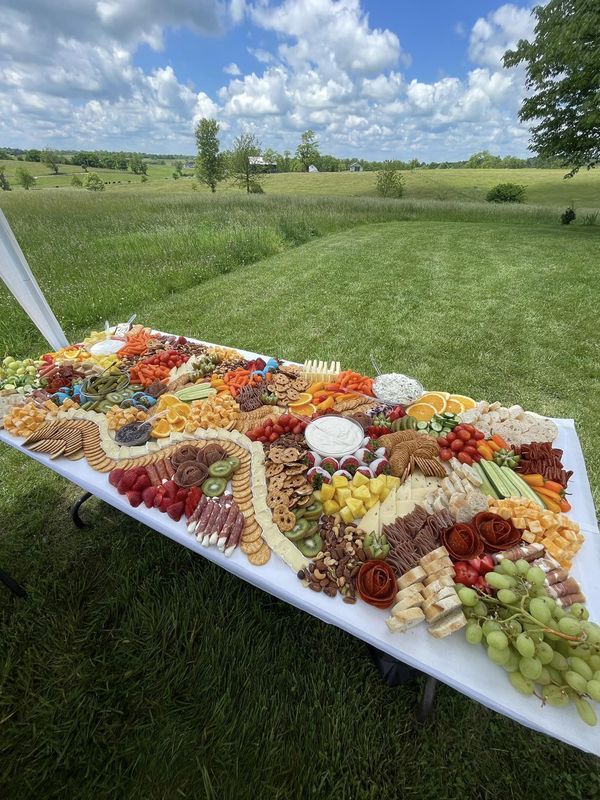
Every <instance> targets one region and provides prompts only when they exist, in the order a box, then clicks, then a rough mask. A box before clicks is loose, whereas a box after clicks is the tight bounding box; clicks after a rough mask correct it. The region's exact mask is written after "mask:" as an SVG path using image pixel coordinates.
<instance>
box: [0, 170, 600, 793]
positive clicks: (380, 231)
mask: <svg viewBox="0 0 600 800" xmlns="http://www.w3.org/2000/svg"><path fill="white" fill-rule="evenodd" d="M353 177H354V176H353ZM61 196H62V195H61ZM51 197H52V193H38V194H36V195H35V204H34V203H33V202H30V201H31V198H30V197H27V196H25V194H24V193H20V194H17V193H14V194H13V196H12V197H7V198H5V197H2V198H1V200H2V206H3V208H4V210H5V211H6V213H7V216H8V217H9V219H10V220H11V222H12V223H14V225H15V230H16V232H17V235H18V237H19V239H20V241H21V243H22V246H23V248H24V250H25V252H26V254H27V256H28V257H30V259H31V264H32V267H33V269H34V271H35V272H36V274H37V276H38V278H39V280H40V283H42V285H44V288H45V289H46V288H47V289H49V296H50V297H51V301H52V303H53V305H54V306H55V308H56V310H57V312H58V315H59V317H61V319H62V320H63V321H64V323H65V325H66V327H67V329H68V332H69V333H70V334H72V335H73V336H77V335H80V334H81V333H83V332H84V330H85V328H86V326H87V327H90V326H95V325H98V324H100V322H101V321H102V320H103V319H104V317H105V316H108V317H109V318H110V319H111V320H113V321H114V320H116V319H117V318H118V317H124V316H125V315H126V314H129V313H130V312H131V311H133V310H135V311H137V312H138V314H139V317H140V319H142V320H143V321H145V322H147V323H148V324H153V325H156V326H157V327H161V328H163V329H166V330H173V331H177V332H181V333H189V334H192V335H193V334H196V335H198V336H201V337H203V338H206V339H209V340H213V341H221V342H223V343H227V344H233V345H238V346H246V347H248V348H249V349H252V350H257V351H259V352H264V353H269V354H281V355H285V356H287V357H289V358H295V359H298V360H303V359H304V358H305V357H318V358H322V359H331V358H334V357H337V358H339V360H340V361H341V362H342V364H343V366H344V367H351V368H355V369H362V370H370V360H369V354H370V352H371V351H372V352H373V353H374V354H375V356H376V358H377V359H378V361H379V362H380V363H381V366H382V367H383V368H397V369H401V370H406V371H407V372H409V373H411V374H415V375H416V376H418V377H419V378H420V379H421V380H422V381H423V382H424V383H425V384H426V385H427V386H429V387H433V388H447V389H449V390H453V391H461V392H466V393H473V394H474V395H477V396H484V397H487V398H489V399H500V400H503V401H507V402H508V401H510V402H520V403H522V404H523V405H525V406H526V407H529V408H532V409H535V410H538V411H541V412H543V413H548V414H551V415H554V416H574V417H575V418H576V420H577V422H578V427H579V432H580V436H581V439H582V443H583V446H584V451H585V454H586V458H587V462H588V468H589V472H590V478H591V481H592V486H593V489H594V491H595V497H596V499H598V487H599V486H600V459H599V457H598V445H599V443H600V419H599V418H598V413H597V403H596V402H595V400H594V398H595V397H597V395H598V391H599V390H600V379H599V376H598V372H597V369H596V365H597V364H598V362H599V360H600V359H599V356H600V353H599V352H598V337H597V310H596V296H597V294H598V289H599V288H600V287H599V278H598V271H597V259H596V257H595V254H596V253H597V251H598V245H599V244H600V230H599V229H598V228H597V227H587V228H586V227H583V226H572V227H571V226H570V227H563V226H560V225H557V224H556V223H555V222H554V221H553V220H554V215H553V213H552V212H551V211H548V212H544V211H543V210H539V209H535V208H531V209H513V210H510V209H498V210H496V211H493V213H492V210H490V209H489V207H488V206H486V205H482V206H479V205H473V206H468V207H464V208H461V207H459V206H458V205H457V204H453V203H435V202H431V203H423V202H421V203H417V202H410V203H409V202H408V201H407V202H405V203H404V202H403V203H400V204H394V203H391V204H390V203H381V202H379V201H375V200H369V199H358V200H352V199H338V200H336V201H331V200H329V199H327V198H323V199H318V198H307V199H305V200H302V199H301V200H291V199H290V200H278V199H277V198H274V197H269V196H268V195H267V196H266V197H265V198H262V197H261V198H241V197H230V198H219V199H218V200H217V202H216V203H215V202H211V201H212V200H214V198H209V197H206V196H204V195H200V194H198V195H190V196H187V195H185V196H184V195H179V196H175V195H173V196H168V195H167V196H165V197H163V198H159V197H155V196H153V195H151V194H149V195H146V194H142V193H140V194H139V195H134V197H135V202H131V198H126V197H125V196H121V195H118V194H117V193H114V194H112V193H110V194H109V193H105V196H103V197H102V198H96V197H90V194H89V193H86V194H80V193H78V192H70V191H69V192H67V191H65V194H64V199H63V200H61V203H62V205H57V204H56V202H55V201H51V200H50V198H51ZM46 198H48V200H47V199H46ZM70 198H72V199H70ZM24 203H27V204H28V205H24ZM25 211H27V212H28V214H27V216H25ZM259 223H260V224H259ZM256 230H258V231H259V233H258V234H257V233H256ZM244 243H245V244H244ZM248 243H250V244H248ZM211 252H212V253H213V254H214V255H215V259H214V261H213V262H210V263H209V265H208V266H207V265H206V264H207V263H208V262H206V259H207V257H208V255H209V254H210V253H211ZM205 262H206V263H205ZM195 270H196V271H195ZM115 275H118V280H115V279H114V276H115ZM111 276H112V280H111ZM0 320H1V324H2V326H3V327H2V328H1V329H0V337H1V338H2V341H3V342H4V341H6V342H8V343H9V344H10V347H11V349H13V350H14V351H16V352H17V353H19V354H24V353H25V352H27V351H28V350H32V351H33V352H37V349H41V347H42V346H41V343H40V341H39V338H38V337H37V336H36V335H35V333H32V332H31V331H30V330H29V329H28V328H27V326H26V323H25V320H24V319H23V318H22V315H21V314H20V313H19V312H17V311H16V310H15V309H14V305H11V304H9V302H8V299H7V298H6V296H5V295H0ZM0 469H1V474H2V476H3V484H2V490H1V492H0V510H1V511H2V520H3V525H2V529H1V531H0V565H1V566H2V567H3V568H4V569H7V570H8V571H10V572H11V573H12V574H13V575H14V577H15V578H16V579H17V580H21V581H22V582H24V583H25V584H26V585H27V588H28V589H29V591H30V595H31V596H30V599H29V601H28V602H26V603H23V602H19V601H17V600H15V599H14V598H12V597H11V596H10V595H9V594H8V593H7V592H3V591H0V665H1V677H0V796H1V797H3V798H4V797H6V798H7V800H12V799H13V798H15V799H16V798H18V799H19V800H23V798H40V797H43V798H44V800H47V799H49V798H57V800H58V798H61V800H62V798H65V797H67V798H128V799H129V798H136V799H137V798H140V800H142V799H143V800H147V799H148V798H152V800H154V799H155V798H156V800H158V799H159V798H160V800H162V799H163V798H165V799H167V798H168V800H170V799H171V798H176V797H182V798H204V797H206V798H214V799H215V800H221V799H222V798H232V800H233V798H236V800H237V798H246V797H249V798H250V797H252V798H254V797H261V798H282V800H283V798H286V799H287V798H295V797H300V796H303V797H318V798H335V799H336V800H338V799H341V800H346V798H348V800H363V799H364V800H380V798H388V797H398V798H400V797H401V798H403V800H408V799H410V798H414V799H415V800H439V799H440V798H446V797H448V798H455V797H466V798H477V800H479V798H481V799H482V800H492V798H494V799H495V798H502V800H517V798H518V800H522V798H524V797H528V798H546V797H559V798H561V800H562V799H563V798H573V800H578V799H579V798H596V797H600V774H599V772H598V767H597V760H595V759H593V758H591V757H587V756H585V755H583V754H581V753H579V752H578V751H576V750H574V749H572V748H570V747H567V746H563V745H561V744H559V743H558V742H555V741H553V740H551V739H548V738H546V737H544V736H541V735H538V734H536V733H533V732H531V731H529V730H526V729H524V728H522V727H520V726H519V725H517V724H516V723H513V722H511V721H509V720H508V719H506V718H504V717H501V716H498V715H496V714H494V713H492V712H489V711H487V710H486V709H484V708H483V707H481V706H479V705H478V704H476V703H474V702H472V701H470V700H467V699H466V698H464V697H462V696H461V695H459V694H457V693H456V692H454V691H453V690H451V689H448V688H445V687H441V689H440V691H439V693H438V698H437V701H436V711H435V718H434V720H433V722H432V724H431V726H429V727H427V728H425V729H423V728H421V727H420V726H419V725H418V724H417V723H416V722H415V719H414V714H413V710H414V703H415V700H416V698H417V697H418V694H419V690H420V686H419V684H418V683H413V684H408V685H406V686H405V687H402V688H399V689H391V688H388V687H386V686H385V685H383V684H382V682H381V681H380V679H379V677H378V675H377V673H376V672H375V670H374V668H373V666H372V665H371V663H370V661H369V658H368V656H367V654H366V651H365V648H364V647H363V645H362V644H361V643H360V642H358V641H356V640H354V639H352V638H351V637H349V636H347V635H346V634H343V633H342V632H340V631H337V630H336V629H334V628H332V627H328V626H326V625H324V624H322V623H320V622H318V621H316V620H314V619H312V618H310V617H308V616H306V615H304V614H302V613H301V612H299V611H296V610H295V609H293V608H290V607H287V606H285V605H284V604H282V603H280V602H279V601H277V600H274V599H272V598H270V597H268V596H267V595H264V594H262V593H260V592H259V591H257V590H255V589H253V588H252V587H250V586H247V585H245V584H243V583H241V582H240V581H238V580H237V579H235V578H234V577H232V576H230V575H228V574H226V573H224V572H222V571H221V570H219V569H218V568H217V567H216V566H213V565H211V564H210V563H207V562H204V561H203V560H202V559H201V558H199V557H197V556H194V555H192V554H191V553H189V552H187V551H185V550H184V549H183V548H180V547H178V546H176V545H175V544H174V543H172V542H170V541H169V540H167V539H165V538H163V537H161V536H159V535H157V534H154V533H152V532H151V531H149V530H148V529H146V528H144V527H143V526H141V525H138V524H136V523H134V522H132V521H131V520H130V519H129V518H127V517H125V516H122V515H120V514H118V513H117V512H116V511H113V510H112V509H111V508H108V507H106V506H103V505H102V504H101V503H98V502H96V501H90V503H89V505H88V507H86V510H85V516H86V517H87V518H88V520H89V521H90V523H91V525H90V527H88V528H86V529H85V530H84V531H75V530H73V529H72V528H71V526H70V524H69V522H68V517H67V511H68V506H69V504H70V503H71V502H72V501H73V500H74V499H75V497H76V496H77V490H76V489H75V488H74V487H73V486H71V485H70V484H68V483H66V482H65V481H63V480H61V479H60V478H58V477H57V476H55V475H53V474H52V473H50V472H49V471H47V470H45V469H43V468H41V467H38V466H37V465H36V464H35V463H34V462H32V461H31V460H29V459H27V458H25V457H21V456H18V455H17V454H15V453H13V452H12V451H10V450H8V448H2V449H1V450H0ZM290 580H294V578H293V576H292V575H291V574H290ZM490 668H492V667H490ZM540 713H543V711H540Z"/></svg>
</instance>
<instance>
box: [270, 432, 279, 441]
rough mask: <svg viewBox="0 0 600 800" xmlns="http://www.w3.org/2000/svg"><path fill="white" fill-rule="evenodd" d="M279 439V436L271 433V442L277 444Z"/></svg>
mask: <svg viewBox="0 0 600 800" xmlns="http://www.w3.org/2000/svg"><path fill="white" fill-rule="evenodd" d="M277 439H279V436H278V435H277V434H276V433H271V434H270V435H269V441H270V442H276V441H277Z"/></svg>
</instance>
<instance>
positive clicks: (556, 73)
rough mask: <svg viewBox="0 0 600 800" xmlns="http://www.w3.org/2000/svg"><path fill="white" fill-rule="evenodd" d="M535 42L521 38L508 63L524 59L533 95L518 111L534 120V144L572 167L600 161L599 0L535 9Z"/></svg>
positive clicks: (553, 2) (568, 0)
mask: <svg viewBox="0 0 600 800" xmlns="http://www.w3.org/2000/svg"><path fill="white" fill-rule="evenodd" d="M533 13H534V14H535V17H536V26H535V38H534V40H533V42H529V41H527V40H526V39H521V40H520V41H519V43H518V44H517V47H516V49H515V50H508V51H507V52H506V53H505V54H504V66H505V67H515V66H517V65H518V64H521V63H523V62H524V63H525V68H526V76H527V77H526V86H527V89H528V94H529V96H528V97H526V98H525V100H524V101H523V104H522V106H521V110H520V112H519V117H520V119H521V120H522V121H524V122H531V123H532V125H531V128H530V132H531V144H530V149H531V150H534V151H536V152H537V153H539V154H540V155H541V156H546V157H559V158H560V159H561V161H562V162H563V163H564V164H568V165H569V166H571V167H572V169H571V172H570V173H569V176H573V175H575V173H576V172H577V171H578V170H579V169H580V168H581V167H587V168H588V169H590V168H591V167H593V166H594V165H595V164H597V163H599V162H600V111H599V110H598V74H599V73H600V3H598V1H597V0H550V2H548V3H547V4H546V5H538V6H536V7H535V8H534V9H533Z"/></svg>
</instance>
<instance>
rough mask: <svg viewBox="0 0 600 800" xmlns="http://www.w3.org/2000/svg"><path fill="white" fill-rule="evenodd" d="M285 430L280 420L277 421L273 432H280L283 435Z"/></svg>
mask: <svg viewBox="0 0 600 800" xmlns="http://www.w3.org/2000/svg"><path fill="white" fill-rule="evenodd" d="M283 431H284V428H282V427H281V425H280V424H279V423H278V422H276V423H275V425H273V433H278V434H279V435H280V436H281V434H282V433H283Z"/></svg>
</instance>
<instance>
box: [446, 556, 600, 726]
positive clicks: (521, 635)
mask: <svg viewBox="0 0 600 800" xmlns="http://www.w3.org/2000/svg"><path fill="white" fill-rule="evenodd" d="M545 578H546V576H545V574H544V572H543V570H541V569H540V568H539V567H532V566H531V565H530V564H528V562H527V561H525V560H523V559H520V560H519V561H515V562H512V561H509V560H508V559H503V560H502V561H501V562H500V563H499V564H498V565H497V566H496V567H495V569H494V571H493V572H488V573H487V575H486V576H485V579H486V581H487V583H488V584H489V585H490V586H491V587H492V588H493V589H495V590H496V596H495V597H492V596H488V595H486V594H482V593H479V592H477V591H476V590H475V589H471V588H469V587H466V586H462V585H457V587H456V588H457V591H458V596H459V597H460V600H461V602H462V604H463V609H464V612H465V616H466V617H467V618H468V623H467V625H466V627H465V636H466V639H467V641H468V642H469V643H470V644H483V645H484V647H485V649H486V652H487V655H488V658H489V659H490V661H493V662H494V664H498V666H501V667H502V668H503V669H504V670H506V672H507V673H508V680H509V681H510V683H511V684H512V686H513V687H514V688H515V689H516V690H517V691H518V692H520V693H521V694H523V695H533V694H535V695H536V696H537V697H539V698H540V699H541V700H542V703H544V704H545V703H548V705H551V706H566V705H568V704H569V703H571V702H573V703H575V707H576V709H577V712H578V714H579V716H580V717H581V719H582V720H583V721H584V722H585V723H586V724H587V725H595V724H596V722H597V716H596V711H595V710H594V707H593V706H592V704H591V703H590V702H589V701H590V700H593V701H595V702H597V703H598V702H600V626H599V625H597V624H596V623H594V622H591V621H590V620H589V614H588V611H587V609H586V608H585V607H584V606H583V605H581V604H580V603H575V604H573V605H572V606H571V607H570V608H568V609H565V608H562V607H561V606H559V605H557V603H556V601H555V600H554V598H552V597H550V596H549V595H548V593H547V592H546V589H545Z"/></svg>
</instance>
